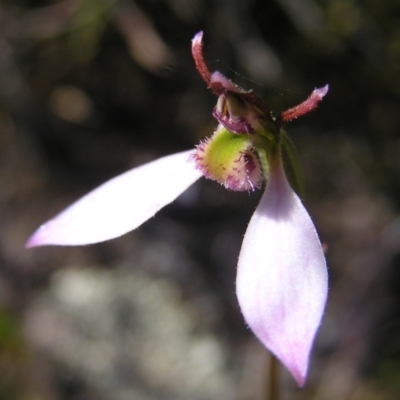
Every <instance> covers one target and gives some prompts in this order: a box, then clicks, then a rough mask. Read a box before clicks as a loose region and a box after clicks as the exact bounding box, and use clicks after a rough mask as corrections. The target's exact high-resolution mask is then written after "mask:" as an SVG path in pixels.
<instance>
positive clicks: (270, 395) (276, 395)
mask: <svg viewBox="0 0 400 400" xmlns="http://www.w3.org/2000/svg"><path fill="white" fill-rule="evenodd" d="M279 366H280V364H279V361H278V359H277V358H276V357H275V356H274V355H272V354H271V363H270V369H269V385H268V389H267V396H266V398H265V399H266V400H280V399H281V390H280V381H279Z"/></svg>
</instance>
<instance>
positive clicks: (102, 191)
mask: <svg viewBox="0 0 400 400" xmlns="http://www.w3.org/2000/svg"><path fill="white" fill-rule="evenodd" d="M192 151H193V150H190V151H185V152H182V153H177V154H173V155H170V156H167V157H163V158H160V159H158V160H156V161H153V162H150V163H148V164H145V165H142V166H140V167H138V168H134V169H132V170H130V171H128V172H125V173H124V174H122V175H119V176H117V177H115V178H114V179H111V180H110V181H108V182H106V183H104V184H103V185H101V186H100V187H98V188H97V189H95V190H93V191H92V192H90V193H89V194H87V195H86V196H84V197H82V198H81V199H80V200H78V201H77V202H76V203H74V204H72V205H71V206H70V207H68V208H67V209H66V210H65V211H63V212H62V213H61V214H59V215H57V216H56V217H55V218H54V219H52V220H50V221H48V222H47V223H45V224H44V225H42V226H41V227H40V228H39V229H38V230H37V231H36V232H35V233H34V234H33V235H32V236H31V238H30V239H29V240H28V242H27V245H26V246H27V247H34V246H42V245H83V244H90V243H97V242H102V241H104V240H108V239H113V238H115V237H118V236H121V235H123V234H125V233H127V232H129V231H131V230H133V229H135V228H137V227H138V226H139V225H141V224H142V223H143V222H145V221H146V220H148V219H149V218H151V217H152V216H153V215H154V214H155V213H156V212H157V211H159V210H160V209H161V208H162V207H164V206H166V205H167V204H169V203H170V202H172V201H173V200H174V199H175V198H176V197H178V196H179V195H180V194H181V193H182V192H184V191H185V190H186V189H187V188H188V187H189V186H190V185H191V184H192V183H194V182H195V181H196V180H197V179H198V178H200V176H201V172H199V171H198V170H197V169H196V168H195V165H194V163H191V162H190V161H189V155H190V153H191V152H192Z"/></svg>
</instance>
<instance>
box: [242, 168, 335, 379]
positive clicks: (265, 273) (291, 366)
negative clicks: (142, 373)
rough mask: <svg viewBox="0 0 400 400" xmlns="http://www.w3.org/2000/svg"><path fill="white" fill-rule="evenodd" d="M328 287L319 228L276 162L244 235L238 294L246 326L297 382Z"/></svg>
mask: <svg viewBox="0 0 400 400" xmlns="http://www.w3.org/2000/svg"><path fill="white" fill-rule="evenodd" d="M327 291H328V277H327V268H326V262H325V257H324V253H323V250H322V247H321V243H320V241H319V238H318V235H317V232H316V230H315V228H314V225H313V223H312V221H311V218H310V216H309V215H308V213H307V211H306V209H305V208H304V206H303V204H302V203H301V201H300V199H299V198H298V196H297V195H296V194H295V192H294V191H293V190H292V188H291V187H290V185H289V183H288V181H287V179H286V177H285V173H284V171H283V168H282V166H281V163H280V162H279V163H276V165H273V166H271V171H270V179H269V181H268V184H267V188H266V190H265V193H264V195H263V197H262V198H261V201H260V204H259V205H258V207H257V209H256V211H255V213H254V215H253V217H252V219H251V221H250V223H249V226H248V228H247V232H246V234H245V237H244V241H243V245H242V249H241V252H240V256H239V263H238V274H237V296H238V300H239V304H240V308H241V311H242V313H243V316H244V318H245V320H246V322H247V324H248V325H249V327H250V328H251V329H252V331H253V332H254V333H255V335H256V336H257V337H258V338H259V340H260V341H261V342H262V343H263V344H264V345H265V346H266V347H267V348H268V349H269V350H270V351H271V352H272V353H274V354H275V355H276V357H277V358H278V359H279V360H280V361H281V362H282V363H283V364H284V365H285V366H286V367H287V368H288V370H289V371H290V372H291V374H292V375H293V377H294V378H295V380H296V381H297V383H298V384H299V386H302V385H303V384H304V382H305V378H306V375H307V368H308V362H309V356H310V351H311V347H312V343H313V340H314V336H315V334H316V331H317V329H318V326H319V324H320V322H321V318H322V314H323V310H324V307H325V303H326V297H327Z"/></svg>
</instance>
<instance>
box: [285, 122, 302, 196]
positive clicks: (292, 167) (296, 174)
mask: <svg viewBox="0 0 400 400" xmlns="http://www.w3.org/2000/svg"><path fill="white" fill-rule="evenodd" d="M280 142H281V148H282V159H283V166H284V169H285V173H286V176H287V178H288V180H289V182H290V184H291V186H292V188H293V190H294V191H295V192H296V193H297V194H298V196H299V197H300V198H304V184H303V176H302V173H301V169H300V164H299V160H298V157H297V153H296V150H295V148H294V145H293V143H292V141H291V140H290V138H289V136H288V134H287V133H286V131H284V130H283V129H281V131H280Z"/></svg>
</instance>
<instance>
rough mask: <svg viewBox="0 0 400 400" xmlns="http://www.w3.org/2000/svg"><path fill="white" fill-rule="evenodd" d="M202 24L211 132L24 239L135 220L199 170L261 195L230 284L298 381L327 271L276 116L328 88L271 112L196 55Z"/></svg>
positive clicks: (112, 227)
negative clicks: (213, 122)
mask: <svg viewBox="0 0 400 400" xmlns="http://www.w3.org/2000/svg"><path fill="white" fill-rule="evenodd" d="M202 37H203V34H202V32H199V33H198V34H197V35H196V36H195V37H194V39H193V41H192V54H193V58H194V61H195V64H196V67H197V69H198V71H199V73H200V75H201V77H202V78H203V80H204V81H205V82H206V84H207V86H208V87H209V88H210V89H211V90H212V91H213V92H214V93H215V94H216V96H218V100H217V105H216V106H215V108H214V110H213V115H214V117H215V118H216V120H217V121H218V126H217V128H216V130H215V132H214V134H213V135H212V136H211V137H210V138H208V139H205V140H203V141H202V142H201V143H200V144H198V145H197V146H196V148H195V149H194V150H189V151H185V152H181V153H176V154H173V155H170V156H166V157H163V158H160V159H158V160H156V161H153V162H150V163H148V164H145V165H142V166H140V167H137V168H134V169H132V170H130V171H128V172H126V173H124V174H122V175H120V176H117V177H115V178H114V179H111V180H110V181H108V182H106V183H104V184H103V185H101V186H100V187H98V188H97V189H95V190H93V191H92V192H90V193H89V194H87V195H86V196H84V197H83V198H81V199H80V200H78V201H77V202H76V203H74V204H72V205H71V206H70V207H68V208H67V209H66V210H64V211H63V212H61V213H60V214H59V215H57V216H56V217H54V218H53V219H51V220H50V221H48V222H46V223H45V224H43V225H42V226H41V227H40V228H39V229H38V230H37V231H36V232H35V233H34V234H33V235H32V236H31V237H30V239H29V240H28V242H27V247H35V246H43V245H66V246H74V245H84V244H90V243H98V242H102V241H105V240H109V239H113V238H116V237H118V236H121V235H123V234H125V233H127V232H129V231H131V230H133V229H136V228H137V227H138V226H140V225H141V224H142V223H143V222H145V221H146V220H148V219H149V218H150V217H152V216H153V215H154V214H155V213H156V212H157V211H159V210H160V209H161V208H162V207H164V206H166V205H167V204H169V203H170V202H172V201H173V200H174V199H175V198H176V197H178V196H179V195H180V194H181V193H182V192H184V191H185V190H186V189H187V188H188V187H189V186H190V185H192V184H193V183H194V182H195V181H196V180H197V179H198V178H200V177H201V176H205V177H206V178H209V179H212V180H214V181H217V182H219V183H221V184H222V185H223V186H225V187H226V188H227V189H229V190H232V191H249V192H250V191H254V190H257V189H261V188H263V187H264V194H263V195H262V197H261V200H260V203H259V205H258V206H257V208H256V210H255V212H254V214H253V216H252V218H251V220H250V223H249V225H248V228H247V231H246V233H245V235H244V239H243V244H242V248H241V251H240V255H239V260H238V269H237V281H236V292H237V297H238V301H239V305H240V309H241V311H242V314H243V316H244V319H245V321H246V323H247V324H248V326H249V327H250V328H251V330H252V331H253V332H254V334H255V335H256V336H257V337H258V339H259V340H260V341H261V342H262V343H263V344H264V346H265V347H266V348H268V349H269V350H270V351H271V352H272V353H273V354H274V355H275V356H276V357H277V358H278V359H279V360H280V361H281V362H282V363H283V364H284V365H285V366H286V368H287V369H288V370H289V371H290V373H291V374H292V375H293V377H294V379H295V380H296V382H297V383H298V385H299V386H302V385H303V384H304V382H305V379H306V375H307V369H308V364H309V356H310V351H311V347H312V343H313V340H314V337H315V334H316V332H317V329H318V326H319V324H320V322H321V318H322V314H323V310H324V307H325V303H326V297H327V290H328V289H327V288H328V279H327V269H326V262H325V257H324V253H323V250H322V247H321V243H320V240H319V238H318V235H317V232H316V230H315V227H314V224H313V223H312V221H311V218H310V216H309V215H308V213H307V211H306V209H305V208H304V206H303V204H302V201H301V200H300V197H299V196H301V194H302V182H301V176H300V173H299V167H298V164H297V158H296V153H295V151H294V149H293V145H292V142H291V141H290V139H289V137H288V136H287V133H286V132H285V131H284V130H283V129H282V127H283V125H284V124H285V123H287V122H289V121H291V120H293V119H295V118H298V117H300V116H302V115H304V114H306V113H308V112H310V111H312V110H314V109H315V108H316V107H317V105H318V104H319V102H320V101H321V100H322V98H323V97H324V96H325V94H326V93H327V91H328V86H325V87H323V88H319V89H315V90H314V91H313V92H312V93H311V95H310V96H309V97H308V98H307V99H306V100H305V101H304V102H302V103H301V104H299V105H298V106H296V107H293V108H291V109H289V110H287V111H284V112H282V113H280V114H279V115H278V116H277V117H273V116H272V114H271V113H270V111H269V109H268V107H267V106H266V104H265V103H264V102H263V101H262V100H261V99H260V98H259V97H258V96H256V95H255V94H254V93H253V92H252V91H246V90H244V89H242V88H240V87H239V86H237V85H236V84H234V83H233V82H231V81H230V80H229V79H227V78H226V77H224V76H223V75H222V74H221V73H219V72H214V73H210V71H209V70H208V67H207V65H206V63H205V61H204V58H203V50H202Z"/></svg>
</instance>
